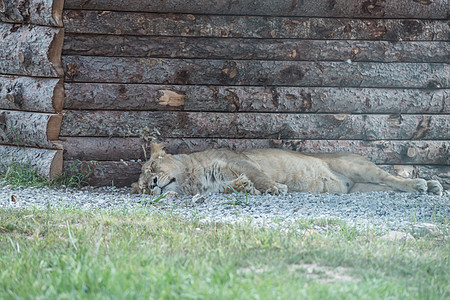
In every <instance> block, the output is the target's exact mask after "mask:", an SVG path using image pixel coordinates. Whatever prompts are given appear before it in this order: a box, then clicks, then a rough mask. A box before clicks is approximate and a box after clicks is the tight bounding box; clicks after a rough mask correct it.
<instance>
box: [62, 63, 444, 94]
mask: <svg viewBox="0 0 450 300" xmlns="http://www.w3.org/2000/svg"><path fill="white" fill-rule="evenodd" d="M63 62H64V66H65V70H66V73H65V79H66V81H67V82H110V83H156V84H205V85H206V84H209V85H259V86H268V85H274V86H277V85H283V86H328V87H332V86H334V87H396V88H399V87H407V88H424V87H429V88H447V87H449V80H450V77H449V74H450V65H449V64H439V63H387V64H379V63H369V62H357V63H347V62H309V61H300V62H293V61H254V60H238V61H233V60H201V59H164V58H131V57H92V56H65V57H63Z"/></svg>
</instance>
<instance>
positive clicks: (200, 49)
mask: <svg viewBox="0 0 450 300" xmlns="http://www.w3.org/2000/svg"><path fill="white" fill-rule="evenodd" d="M405 53H407V54H408V55H405ZM449 53H450V45H449V43H447V42H387V41H352V40H348V41H341V40H339V41H337V40H327V41H323V40H295V39H292V40H281V39H242V38H184V37H150V36H116V35H97V34H92V35H78V34H70V35H66V36H65V38H64V45H63V55H85V56H86V55H90V56H121V57H160V58H171V57H176V58H194V59H195V58H203V59H205V58H208V59H258V60H295V61H301V60H310V61H346V60H351V61H368V62H448V61H450V54H449Z"/></svg>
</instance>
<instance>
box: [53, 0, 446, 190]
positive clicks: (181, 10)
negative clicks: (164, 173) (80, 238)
mask: <svg viewBox="0 0 450 300" xmlns="http://www.w3.org/2000/svg"><path fill="white" fill-rule="evenodd" d="M448 16H449V7H448V0H434V1H418V0H391V1H386V0H352V1H350V0H329V1H328V0H327V1H325V0H303V1H292V0H289V1H287V0H279V1H271V0H270V1H269V0H260V1H254V0H241V1H234V0H195V1H180V0H163V1H160V0H129V1H125V0H123V1H122V0H91V1H86V0H66V1H65V6H64V16H63V21H64V26H65V31H66V35H65V39H64V45H63V58H62V60H63V64H64V68H65V88H66V90H65V92H66V101H65V104H64V109H65V110H66V113H65V115H64V118H63V120H62V129H61V140H62V141H63V146H64V149H65V150H64V160H65V165H66V166H70V165H72V164H73V163H74V162H76V161H80V162H79V165H80V167H82V168H88V167H89V168H90V169H91V170H92V171H93V172H94V173H93V175H92V176H91V183H93V184H99V185H106V184H111V183H114V184H115V185H128V184H130V183H131V182H132V181H134V180H136V178H137V177H138V174H139V172H140V165H141V163H140V162H139V161H138V160H144V159H145V153H144V152H145V151H144V150H143V149H147V148H146V146H147V145H146V141H145V140H147V139H148V138H149V136H152V134H153V135H154V133H155V132H159V133H160V136H159V138H160V140H162V141H163V142H164V143H165V144H166V145H167V149H168V151H169V152H172V153H189V152H192V151H198V150H203V149H205V148H210V147H214V148H217V147H228V148H231V149H239V150H240V149H245V148H254V147H281V148H286V149H293V150H298V151H314V152H318V151H328V152H330V151H351V152H355V153H359V154H361V155H364V156H366V157H368V158H369V159H371V160H372V161H373V162H375V163H377V164H380V165H382V166H383V167H384V168H386V169H388V170H390V171H392V172H394V173H397V174H400V175H402V176H424V177H426V178H431V177H433V178H438V179H440V180H441V181H442V182H443V183H444V186H445V187H446V188H450V166H449V164H450V160H449V152H450V142H449V140H450V130H449V127H450V126H449V125H450V118H449V113H450V105H449V79H450V66H449V61H450V55H449V53H450V51H449V50H450V47H449V22H448ZM143 146H144V147H143ZM146 151H148V149H147V150H146ZM92 161H94V162H92Z"/></svg>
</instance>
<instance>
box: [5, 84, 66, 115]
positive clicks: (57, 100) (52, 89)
mask: <svg viewBox="0 0 450 300" xmlns="http://www.w3.org/2000/svg"><path fill="white" fill-rule="evenodd" d="M63 103H64V86H63V83H62V80H61V79H51V78H50V79H47V78H45V79H44V78H33V77H17V76H7V75H0V109H8V110H18V111H34V112H46V113H55V112H56V113H59V112H61V111H62V108H63Z"/></svg>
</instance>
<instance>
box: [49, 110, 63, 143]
mask: <svg viewBox="0 0 450 300" xmlns="http://www.w3.org/2000/svg"><path fill="white" fill-rule="evenodd" d="M61 122H62V115H61V114H59V115H53V116H51V117H50V119H49V120H48V124H47V139H48V140H49V141H53V140H57V139H58V138H59V132H60V131H61Z"/></svg>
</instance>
